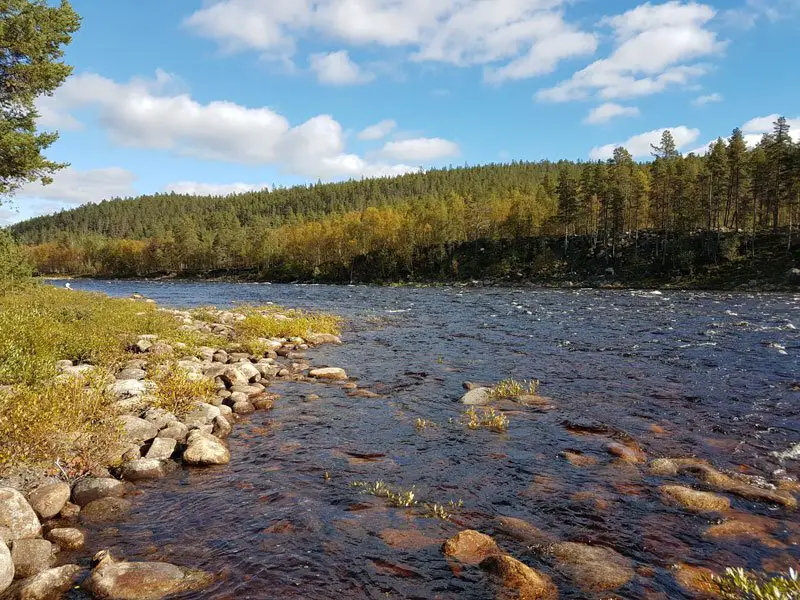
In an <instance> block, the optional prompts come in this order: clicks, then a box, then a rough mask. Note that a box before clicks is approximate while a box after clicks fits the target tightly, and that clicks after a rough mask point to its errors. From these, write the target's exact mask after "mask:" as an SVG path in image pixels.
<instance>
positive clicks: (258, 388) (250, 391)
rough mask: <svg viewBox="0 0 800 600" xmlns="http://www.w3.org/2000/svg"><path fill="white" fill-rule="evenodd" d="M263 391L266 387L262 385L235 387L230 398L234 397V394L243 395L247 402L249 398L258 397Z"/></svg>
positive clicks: (253, 384)
mask: <svg viewBox="0 0 800 600" xmlns="http://www.w3.org/2000/svg"><path fill="white" fill-rule="evenodd" d="M263 391H264V387H263V386H262V385H261V384H260V383H252V384H250V385H235V386H233V387H232V388H231V395H230V396H229V398H231V397H233V394H236V393H238V394H243V395H244V397H245V400H246V399H247V398H252V397H253V396H258V395H259V394H260V393H262V392H263Z"/></svg>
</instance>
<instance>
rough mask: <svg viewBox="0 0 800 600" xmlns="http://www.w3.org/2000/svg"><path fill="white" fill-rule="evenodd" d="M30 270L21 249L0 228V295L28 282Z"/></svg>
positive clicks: (9, 235) (31, 270)
mask: <svg viewBox="0 0 800 600" xmlns="http://www.w3.org/2000/svg"><path fill="white" fill-rule="evenodd" d="M32 272H33V269H32V267H31V265H30V264H29V263H28V260H27V257H26V256H25V252H24V251H23V249H22V248H21V247H20V246H18V245H17V244H16V243H15V242H14V239H13V238H12V237H11V234H9V233H8V232H7V231H5V230H3V229H0V295H3V294H5V293H8V292H9V291H11V290H14V289H17V288H18V287H20V286H23V285H26V284H28V283H30V280H31V273H32Z"/></svg>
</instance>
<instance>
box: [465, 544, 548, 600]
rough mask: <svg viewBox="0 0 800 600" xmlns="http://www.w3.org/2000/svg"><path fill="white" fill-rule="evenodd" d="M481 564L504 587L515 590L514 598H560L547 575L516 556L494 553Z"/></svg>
mask: <svg viewBox="0 0 800 600" xmlns="http://www.w3.org/2000/svg"><path fill="white" fill-rule="evenodd" d="M480 566H481V569H483V570H484V571H486V572H487V573H489V574H490V575H491V576H492V577H493V578H494V579H495V580H497V581H498V583H500V584H501V585H502V586H503V587H505V588H507V589H509V590H513V594H514V595H513V597H514V598H519V599H520V600H554V599H555V598H558V590H557V589H556V586H555V585H553V582H552V581H551V580H550V578H549V577H548V576H547V575H544V574H543V573H540V572H539V571H536V570H535V569H532V568H530V567H529V566H528V565H526V564H524V563H522V562H520V561H518V560H517V559H516V558H512V557H510V556H503V555H493V556H489V557H487V558H485V559H484V560H483V561H481V563H480ZM502 597H505V596H502Z"/></svg>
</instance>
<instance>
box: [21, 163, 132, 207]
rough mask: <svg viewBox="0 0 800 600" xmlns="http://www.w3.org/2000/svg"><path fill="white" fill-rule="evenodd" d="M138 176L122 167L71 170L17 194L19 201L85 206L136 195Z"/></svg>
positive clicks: (31, 185) (26, 186) (25, 186)
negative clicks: (26, 199) (51, 181)
mask: <svg viewBox="0 0 800 600" xmlns="http://www.w3.org/2000/svg"><path fill="white" fill-rule="evenodd" d="M134 181H136V175H134V174H133V173H132V172H130V171H128V170H127V169H123V168H121V167H108V168H104V169H90V170H87V171H79V170H77V169H73V168H72V167H67V168H66V169H63V170H61V171H58V172H57V173H56V174H55V175H53V183H51V184H49V185H42V184H41V183H29V184H26V185H24V186H23V187H22V188H21V189H20V190H19V191H18V192H17V194H16V196H17V197H19V198H37V199H42V200H51V201H55V202H60V203H64V204H85V203H87V202H99V201H101V200H106V199H108V198H127V197H131V196H133V195H135V193H136V190H134V187H133V183H134Z"/></svg>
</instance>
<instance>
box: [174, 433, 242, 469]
mask: <svg viewBox="0 0 800 600" xmlns="http://www.w3.org/2000/svg"><path fill="white" fill-rule="evenodd" d="M230 461H231V453H230V451H229V450H228V447H227V446H225V444H224V443H223V442H222V440H220V439H219V438H216V437H214V436H213V435H211V434H209V433H203V432H201V431H193V432H191V433H190V434H189V439H188V440H187V447H186V450H185V451H184V453H183V462H185V463H186V464H188V465H193V466H211V465H226V464H228V463H229V462H230Z"/></svg>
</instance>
